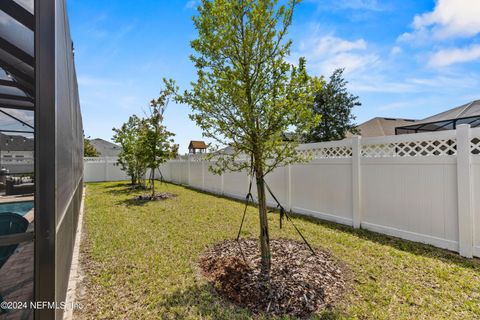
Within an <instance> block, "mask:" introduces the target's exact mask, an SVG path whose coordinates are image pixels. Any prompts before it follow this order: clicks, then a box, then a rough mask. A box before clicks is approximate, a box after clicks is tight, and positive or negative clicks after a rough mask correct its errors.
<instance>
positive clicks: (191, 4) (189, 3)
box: [185, 0, 200, 9]
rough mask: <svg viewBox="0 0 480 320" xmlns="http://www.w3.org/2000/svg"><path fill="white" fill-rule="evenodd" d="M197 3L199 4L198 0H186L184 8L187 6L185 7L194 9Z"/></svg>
mask: <svg viewBox="0 0 480 320" xmlns="http://www.w3.org/2000/svg"><path fill="white" fill-rule="evenodd" d="M199 4H200V2H199V1H198V0H189V1H187V3H186V4H185V8H187V9H195V8H196V7H197V6H198V5H199Z"/></svg>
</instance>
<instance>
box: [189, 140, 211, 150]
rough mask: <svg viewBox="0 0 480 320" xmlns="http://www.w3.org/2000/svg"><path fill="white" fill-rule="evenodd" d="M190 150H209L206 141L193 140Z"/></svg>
mask: <svg viewBox="0 0 480 320" xmlns="http://www.w3.org/2000/svg"><path fill="white" fill-rule="evenodd" d="M188 149H207V144H206V143H205V141H199V140H191V141H190V144H189V145H188Z"/></svg>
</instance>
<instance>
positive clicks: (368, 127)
mask: <svg viewBox="0 0 480 320" xmlns="http://www.w3.org/2000/svg"><path fill="white" fill-rule="evenodd" d="M417 121H418V120H412V119H400V118H383V117H376V118H373V119H370V120H368V121H366V122H364V123H362V124H359V125H358V126H357V128H358V129H359V130H360V135H361V136H362V137H381V136H391V135H395V128H396V127H399V126H406V125H410V124H414V123H416V122H417ZM352 136H354V134H352V133H350V132H349V133H347V138H350V137H352Z"/></svg>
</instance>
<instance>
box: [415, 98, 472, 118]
mask: <svg viewBox="0 0 480 320" xmlns="http://www.w3.org/2000/svg"><path fill="white" fill-rule="evenodd" d="M475 116H480V100H474V101H471V102H469V103H466V104H464V105H461V106H459V107H455V108H453V109H450V110H447V111H444V112H441V113H438V114H436V115H433V116H431V117H428V118H425V119H422V120H421V121H419V122H418V124H421V123H428V122H438V121H445V120H452V119H458V118H467V117H475ZM416 124H417V123H416Z"/></svg>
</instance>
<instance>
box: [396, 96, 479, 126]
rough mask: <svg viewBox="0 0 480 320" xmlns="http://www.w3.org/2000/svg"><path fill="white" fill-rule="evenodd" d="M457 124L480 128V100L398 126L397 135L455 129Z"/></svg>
mask: <svg viewBox="0 0 480 320" xmlns="http://www.w3.org/2000/svg"><path fill="white" fill-rule="evenodd" d="M459 124H469V125H470V126H471V127H472V128H475V127H479V126H480V100H474V101H471V102H469V103H466V104H464V105H461V106H459V107H455V108H453V109H450V110H447V111H444V112H440V113H438V114H436V115H433V116H430V117H427V118H425V119H422V120H421V121H418V122H415V123H414V124H410V125H404V126H398V127H397V133H398V134H407V133H416V132H428V131H442V130H452V129H455V128H456V126H457V125H459Z"/></svg>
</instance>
